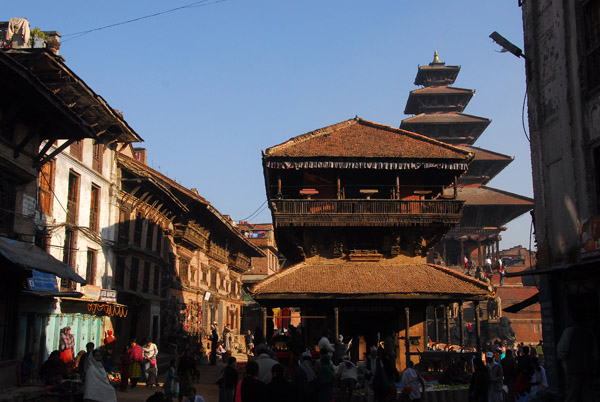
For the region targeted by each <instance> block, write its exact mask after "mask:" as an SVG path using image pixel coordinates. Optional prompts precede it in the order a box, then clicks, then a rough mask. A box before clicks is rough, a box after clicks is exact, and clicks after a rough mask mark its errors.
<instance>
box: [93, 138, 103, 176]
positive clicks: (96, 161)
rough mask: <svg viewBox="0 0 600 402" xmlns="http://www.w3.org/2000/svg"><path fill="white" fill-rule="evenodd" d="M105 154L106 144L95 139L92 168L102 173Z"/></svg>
mask: <svg viewBox="0 0 600 402" xmlns="http://www.w3.org/2000/svg"><path fill="white" fill-rule="evenodd" d="M103 156H104V144H102V143H101V142H100V141H95V143H94V151H93V154H92V169H94V170H95V171H96V172H98V173H100V174H102V160H103Z"/></svg>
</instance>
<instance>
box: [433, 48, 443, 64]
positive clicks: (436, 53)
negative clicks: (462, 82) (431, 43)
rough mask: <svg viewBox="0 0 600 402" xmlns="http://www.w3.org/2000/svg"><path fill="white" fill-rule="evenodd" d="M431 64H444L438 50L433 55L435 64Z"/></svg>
mask: <svg viewBox="0 0 600 402" xmlns="http://www.w3.org/2000/svg"><path fill="white" fill-rule="evenodd" d="M431 64H442V62H441V61H440V58H439V57H438V52H437V50H436V51H435V52H434V53H433V63H431Z"/></svg>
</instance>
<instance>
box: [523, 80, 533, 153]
mask: <svg viewBox="0 0 600 402" xmlns="http://www.w3.org/2000/svg"><path fill="white" fill-rule="evenodd" d="M526 102H527V89H525V96H523V108H522V109H521V124H522V125H523V132H524V133H525V138H527V141H529V142H531V140H530V138H529V134H528V133H527V129H526V128H525V104H526Z"/></svg>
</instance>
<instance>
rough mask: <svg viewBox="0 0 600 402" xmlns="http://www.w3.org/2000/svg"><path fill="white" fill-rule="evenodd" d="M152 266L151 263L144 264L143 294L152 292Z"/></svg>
mask: <svg viewBox="0 0 600 402" xmlns="http://www.w3.org/2000/svg"><path fill="white" fill-rule="evenodd" d="M151 267H152V264H150V262H149V261H146V262H145V263H144V279H143V280H142V292H145V293H148V291H149V290H150V269H151Z"/></svg>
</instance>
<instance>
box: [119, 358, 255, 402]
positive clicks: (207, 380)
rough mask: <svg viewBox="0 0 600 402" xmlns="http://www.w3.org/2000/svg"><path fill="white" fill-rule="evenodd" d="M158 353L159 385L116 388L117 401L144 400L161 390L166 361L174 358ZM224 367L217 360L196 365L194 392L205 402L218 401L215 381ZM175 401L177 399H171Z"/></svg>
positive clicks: (165, 371)
mask: <svg viewBox="0 0 600 402" xmlns="http://www.w3.org/2000/svg"><path fill="white" fill-rule="evenodd" d="M162 357H163V358H162V359H161V354H160V353H159V368H160V369H159V374H158V383H159V384H160V387H159V388H157V387H153V388H148V387H146V384H145V383H142V382H140V383H138V385H137V387H136V388H135V389H131V386H129V387H128V388H127V391H124V392H123V391H119V390H117V401H118V402H145V401H146V399H148V398H149V397H150V396H152V395H154V394H155V393H156V392H157V391H161V392H163V389H162V385H163V384H164V381H165V379H166V377H167V369H168V362H169V361H170V360H171V359H172V358H174V357H173V356H162ZM234 357H235V358H236V359H237V360H238V362H245V361H247V358H246V355H245V354H242V353H235V354H234ZM161 360H162V361H166V362H167V364H161ZM224 367H225V363H222V362H218V363H217V365H216V366H210V365H208V364H203V365H200V366H198V369H199V371H200V380H199V381H198V382H197V383H195V384H194V388H196V394H197V395H202V396H203V397H204V399H206V402H218V401H219V387H218V386H217V385H216V384H215V381H217V379H218V378H219V374H220V373H221V370H222V369H223V368H224ZM173 400H174V401H176V400H177V399H175V398H174V399H173Z"/></svg>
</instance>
